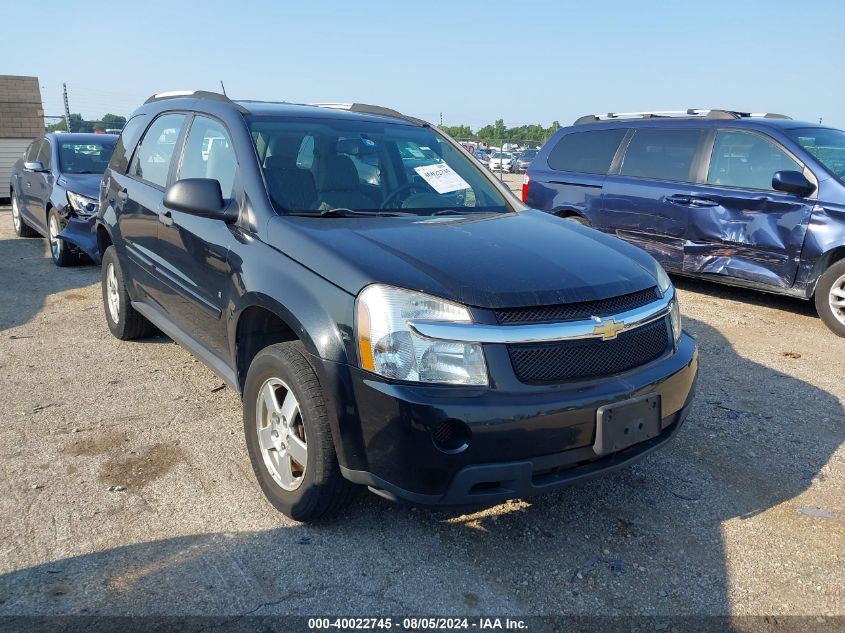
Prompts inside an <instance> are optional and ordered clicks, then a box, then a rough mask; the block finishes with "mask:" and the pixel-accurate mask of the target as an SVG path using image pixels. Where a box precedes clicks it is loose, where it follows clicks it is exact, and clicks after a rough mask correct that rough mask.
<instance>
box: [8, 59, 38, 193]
mask: <svg viewBox="0 0 845 633" xmlns="http://www.w3.org/2000/svg"><path fill="white" fill-rule="evenodd" d="M43 133H44V106H43V105H42V104H41V88H40V87H39V85H38V77H18V76H15V75H0V200H4V201H6V200H8V198H9V180H10V179H11V174H12V165H14V164H15V161H16V160H18V158H20V157H21V156H22V155H23V153H24V150H26V148H27V146H28V145H29V144H30V143H31V142H32V140H33V139H35V138H38V137H39V136H41V134H43Z"/></svg>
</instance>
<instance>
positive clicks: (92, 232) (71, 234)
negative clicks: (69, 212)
mask: <svg viewBox="0 0 845 633" xmlns="http://www.w3.org/2000/svg"><path fill="white" fill-rule="evenodd" d="M59 237H60V238H62V239H63V240H64V241H66V242H69V243H71V244H73V245H74V246H76V247H77V248H79V250H81V251H82V252H83V253H85V254H86V255H88V257H90V258H91V259H93V260H94V261H95V262H96V263H98V264H99V263H100V261H101V260H102V253H100V247H99V244H98V243H97V216H95V215H92V216H91V217H88V218H75V217H69V218H68V221H67V224H65V228H64V229H62V232H61V233H59Z"/></svg>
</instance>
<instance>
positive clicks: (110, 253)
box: [102, 246, 155, 341]
mask: <svg viewBox="0 0 845 633" xmlns="http://www.w3.org/2000/svg"><path fill="white" fill-rule="evenodd" d="M102 289H103V306H104V307H105V311H106V322H107V323H108V325H109V330H111V333H112V334H114V335H115V336H116V337H117V338H119V339H121V340H123V341H127V340H129V339H133V338H141V337H142V336H147V335H149V334H152V333H153V332H154V331H155V328H154V327H153V324H152V323H150V322H149V321H147V319H145V318H144V317H143V316H141V314H140V313H139V312H138V311H137V310H135V308H133V307H132V303H131V300H130V298H129V293H128V292H126V281H125V279H124V277H123V270H122V269H121V267H120V262H119V261H118V259H117V251H115V249H114V246H109V247H108V248H107V249H106V252H105V253H103V268H102Z"/></svg>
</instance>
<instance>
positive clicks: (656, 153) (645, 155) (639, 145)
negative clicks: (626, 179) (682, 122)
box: [619, 128, 703, 182]
mask: <svg viewBox="0 0 845 633" xmlns="http://www.w3.org/2000/svg"><path fill="white" fill-rule="evenodd" d="M702 134H703V130H694V129H691V130H678V129H675V130H666V129H658V128H639V129H638V130H636V132H634V137H633V138H632V139H631V142H630V143H629V144H628V150H627V151H626V152H625V158H624V159H623V161H622V168H621V169H620V171H619V173H620V174H621V175H623V176H636V177H638V178H654V179H657V180H675V181H680V182H684V181H686V182H691V181H693V180H694V178H693V176H692V173H691V171H692V164H693V161H694V159H695V152H696V149H697V148H698V144H699V142H700V141H701V137H702Z"/></svg>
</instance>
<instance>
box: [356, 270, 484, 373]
mask: <svg viewBox="0 0 845 633" xmlns="http://www.w3.org/2000/svg"><path fill="white" fill-rule="evenodd" d="M356 312H357V320H356V333H357V339H358V353H359V357H360V359H361V367H362V368H363V369H366V370H368V371H371V372H373V373H376V374H378V375H380V376H384V377H385V378H391V379H394V380H407V381H411V382H424V383H441V384H450V385H486V384H487V364H486V362H485V360H484V352H483V351H482V349H481V345H480V344H477V343H459V342H451V341H440V340H434V339H428V338H425V337H422V336H420V335H419V334H417V333H416V332H413V331H412V330H411V328H410V327H409V326H408V322H409V321H450V322H464V323H468V322H470V321H472V318H471V317H470V314H469V311H468V310H467V309H466V308H465V307H464V306H462V305H459V304H457V303H452V302H451V301H445V300H443V299H438V298H437V297H432V296H430V295H426V294H423V293H421V292H414V291H411V290H403V289H402V288H395V287H393V286H385V285H382V284H374V285H372V286H367V287H366V288H364V290H362V291H361V294H360V295H358V303H357V310H356Z"/></svg>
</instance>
